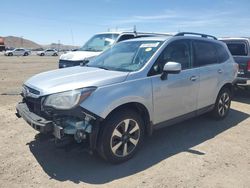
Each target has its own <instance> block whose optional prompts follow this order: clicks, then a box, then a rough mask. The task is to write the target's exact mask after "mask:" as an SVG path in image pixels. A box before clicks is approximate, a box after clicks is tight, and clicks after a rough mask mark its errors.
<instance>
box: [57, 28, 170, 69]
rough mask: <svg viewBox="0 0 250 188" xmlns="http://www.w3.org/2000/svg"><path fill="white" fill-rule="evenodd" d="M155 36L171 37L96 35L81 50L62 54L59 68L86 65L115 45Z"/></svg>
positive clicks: (124, 34)
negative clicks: (129, 40)
mask: <svg viewBox="0 0 250 188" xmlns="http://www.w3.org/2000/svg"><path fill="white" fill-rule="evenodd" d="M155 35H168V36H169V35H170V34H161V33H158V34H157V33H139V32H138V33H137V32H105V33H99V34H96V35H94V36H93V37H92V38H90V39H89V40H88V41H87V42H86V43H85V44H84V45H83V47H81V48H80V49H78V50H76V51H72V52H68V53H66V54H62V55H61V56H60V59H59V68H65V67H72V66H78V65H80V64H86V63H87V62H88V61H89V60H91V59H92V58H94V57H96V56H97V55H99V54H101V53H102V52H103V51H105V50H107V49H109V48H110V47H111V46H113V45H114V44H116V43H118V42H121V41H124V40H128V39H133V38H138V37H149V36H155Z"/></svg>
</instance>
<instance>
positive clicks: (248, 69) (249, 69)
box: [247, 61, 250, 72]
mask: <svg viewBox="0 0 250 188" xmlns="http://www.w3.org/2000/svg"><path fill="white" fill-rule="evenodd" d="M247 71H248V72H250V61H248V62H247Z"/></svg>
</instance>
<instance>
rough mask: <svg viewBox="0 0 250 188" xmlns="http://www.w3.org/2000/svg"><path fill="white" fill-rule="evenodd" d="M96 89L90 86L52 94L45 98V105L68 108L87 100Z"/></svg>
mask: <svg viewBox="0 0 250 188" xmlns="http://www.w3.org/2000/svg"><path fill="white" fill-rule="evenodd" d="M95 90H96V87H88V88H83V89H76V90H71V91H66V92H62V93H56V94H52V95H49V96H48V97H47V98H46V99H45V101H44V106H49V107H53V108H55V109H59V110H68V109H71V108H73V107H75V106H76V105H78V104H79V103H80V102H82V101H83V100H85V99H86V98H87V97H88V96H90V95H91V93H92V92H93V91H95Z"/></svg>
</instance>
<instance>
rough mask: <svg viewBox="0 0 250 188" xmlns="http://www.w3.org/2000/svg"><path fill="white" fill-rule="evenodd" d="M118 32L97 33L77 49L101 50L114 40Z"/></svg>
mask: <svg viewBox="0 0 250 188" xmlns="http://www.w3.org/2000/svg"><path fill="white" fill-rule="evenodd" d="M118 36H119V35H118V34H98V35H94V36H93V37H92V38H91V39H89V41H88V42H86V44H84V46H83V47H81V48H80V49H79V51H94V52H101V51H104V50H106V49H108V48H109V47H110V46H111V45H113V44H114V42H115V41H116V39H117V37H118Z"/></svg>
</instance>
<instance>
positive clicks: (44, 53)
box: [36, 49, 58, 56]
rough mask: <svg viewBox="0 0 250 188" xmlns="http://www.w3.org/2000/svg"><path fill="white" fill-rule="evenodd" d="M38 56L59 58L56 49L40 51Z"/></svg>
mask: <svg viewBox="0 0 250 188" xmlns="http://www.w3.org/2000/svg"><path fill="white" fill-rule="evenodd" d="M36 54H37V55H39V56H58V52H57V50H55V49H47V50H43V51H39V52H37V53H36Z"/></svg>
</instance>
